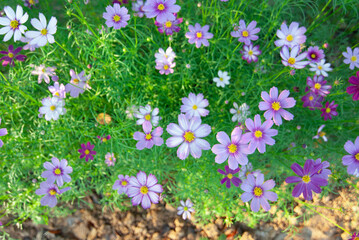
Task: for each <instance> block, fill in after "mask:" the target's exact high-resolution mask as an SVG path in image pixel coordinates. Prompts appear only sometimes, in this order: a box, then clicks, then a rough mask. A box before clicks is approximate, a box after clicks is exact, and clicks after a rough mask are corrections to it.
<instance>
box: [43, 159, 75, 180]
mask: <svg viewBox="0 0 359 240" xmlns="http://www.w3.org/2000/svg"><path fill="white" fill-rule="evenodd" d="M51 161H52V163H50V162H45V163H44V168H46V169H47V171H44V172H43V173H42V174H41V177H43V178H47V180H46V182H47V183H49V184H51V183H54V182H55V181H56V183H57V185H58V186H59V187H61V186H62V185H64V182H71V177H70V176H69V174H70V173H72V167H70V166H68V165H67V160H66V159H62V160H61V162H60V161H59V159H57V158H55V157H53V158H51Z"/></svg>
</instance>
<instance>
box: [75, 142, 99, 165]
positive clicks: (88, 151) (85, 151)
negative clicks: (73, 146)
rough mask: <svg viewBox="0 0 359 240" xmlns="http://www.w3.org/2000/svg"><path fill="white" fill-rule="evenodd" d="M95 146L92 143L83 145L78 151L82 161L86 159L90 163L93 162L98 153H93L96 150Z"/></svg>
mask: <svg viewBox="0 0 359 240" xmlns="http://www.w3.org/2000/svg"><path fill="white" fill-rule="evenodd" d="M94 147H95V145H91V143H90V142H87V144H86V145H85V144H83V143H82V144H81V149H79V150H78V152H79V153H81V155H80V159H81V158H84V157H85V159H86V162H88V160H89V159H91V160H93V156H95V155H96V151H92V149H94Z"/></svg>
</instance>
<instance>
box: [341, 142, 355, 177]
mask: <svg viewBox="0 0 359 240" xmlns="http://www.w3.org/2000/svg"><path fill="white" fill-rule="evenodd" d="M344 149H345V151H347V152H348V153H349V154H350V155H345V156H344V157H343V158H342V161H343V165H344V166H348V168H347V172H348V174H350V175H358V176H359V173H358V171H359V137H357V138H356V139H355V142H354V143H353V142H352V141H347V142H346V143H345V145H344Z"/></svg>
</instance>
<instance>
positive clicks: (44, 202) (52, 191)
mask: <svg viewBox="0 0 359 240" xmlns="http://www.w3.org/2000/svg"><path fill="white" fill-rule="evenodd" d="M70 189H71V188H70V187H66V188H63V189H61V190H59V188H58V187H57V186H56V184H53V183H52V184H50V183H47V182H42V183H40V188H39V189H37V190H36V191H35V193H36V194H37V195H45V196H43V197H42V198H41V201H40V203H41V206H49V207H51V208H53V207H55V206H56V204H57V198H56V195H60V194H62V193H64V192H66V191H68V190H70Z"/></svg>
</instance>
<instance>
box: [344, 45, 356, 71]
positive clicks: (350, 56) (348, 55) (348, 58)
mask: <svg viewBox="0 0 359 240" xmlns="http://www.w3.org/2000/svg"><path fill="white" fill-rule="evenodd" d="M342 54H343V56H344V57H345V59H344V63H345V64H349V69H351V70H353V69H354V67H357V68H359V48H354V50H353V51H352V49H351V48H350V47H347V52H343V53H342Z"/></svg>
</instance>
